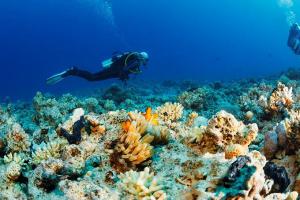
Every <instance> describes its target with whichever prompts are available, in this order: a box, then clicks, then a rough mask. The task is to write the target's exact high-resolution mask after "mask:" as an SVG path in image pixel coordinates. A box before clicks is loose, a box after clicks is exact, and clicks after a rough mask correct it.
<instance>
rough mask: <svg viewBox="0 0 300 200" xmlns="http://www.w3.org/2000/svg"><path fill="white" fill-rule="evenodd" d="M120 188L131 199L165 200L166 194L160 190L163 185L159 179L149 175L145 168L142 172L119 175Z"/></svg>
mask: <svg viewBox="0 0 300 200" xmlns="http://www.w3.org/2000/svg"><path fill="white" fill-rule="evenodd" d="M119 184H120V187H121V188H122V189H123V190H124V191H126V192H128V193H129V194H130V195H131V197H132V198H134V199H138V200H142V199H143V200H147V199H149V200H150V199H153V200H164V199H167V195H166V193H165V192H164V191H163V190H162V189H163V187H164V186H163V185H162V184H161V183H160V181H159V179H157V178H156V177H155V176H154V173H153V172H151V173H150V169H149V168H148V167H146V168H145V169H144V171H141V172H136V171H132V170H131V171H128V172H126V173H125V174H121V175H120V183H119Z"/></svg>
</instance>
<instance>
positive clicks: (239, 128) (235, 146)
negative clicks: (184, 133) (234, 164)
mask: <svg viewBox="0 0 300 200" xmlns="http://www.w3.org/2000/svg"><path fill="white" fill-rule="evenodd" d="M257 132H258V127H257V125H256V124H248V125H244V124H243V122H239V121H237V120H236V118H235V117H234V116H233V115H232V114H230V113H227V112H226V111H220V112H218V113H217V114H216V115H215V116H213V117H212V118H211V119H210V120H209V122H208V125H207V127H202V128H201V129H200V130H199V134H198V136H196V137H194V138H193V139H192V140H190V141H189V142H195V141H196V143H197V145H196V147H197V149H198V150H200V152H202V153H205V152H209V153H216V152H224V151H225V149H227V157H228V158H232V157H234V156H237V155H240V154H244V153H245V152H246V151H247V149H248V145H249V144H250V143H251V142H252V141H253V140H254V139H255V138H256V136H257Z"/></svg>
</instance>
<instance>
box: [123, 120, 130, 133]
mask: <svg viewBox="0 0 300 200" xmlns="http://www.w3.org/2000/svg"><path fill="white" fill-rule="evenodd" d="M130 126H131V121H130V120H129V119H128V120H126V121H125V122H123V123H122V129H123V131H124V132H126V133H127V132H128V131H129V128H130Z"/></svg>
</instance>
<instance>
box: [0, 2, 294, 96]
mask: <svg viewBox="0 0 300 200" xmlns="http://www.w3.org/2000/svg"><path fill="white" fill-rule="evenodd" d="M291 10H292V11H293V12H294V13H295V14H296V19H295V21H297V19H298V20H300V19H299V18H297V17H299V16H298V15H300V4H299V1H298V3H297V2H294V5H293V6H291V7H287V6H279V4H278V2H277V0H243V1H241V0H240V1H238V0H236V1H234V0H188V1H184V0H172V1H171V0H144V1H141V0H111V1H104V0H26V1H24V0H1V1H0V26H1V27H0V67H1V72H0V96H1V99H4V98H5V97H6V96H10V97H12V98H13V99H29V98H31V97H32V96H33V95H34V94H35V92H36V91H43V92H52V93H65V92H72V91H79V90H85V89H89V88H91V87H99V86H103V85H106V84H109V83H111V82H113V81H116V80H113V81H103V82H96V83H88V82H87V81H84V80H80V79H78V78H69V79H67V80H65V81H63V82H61V83H60V84H58V85H55V86H51V87H50V86H47V85H46V84H45V79H46V78H47V77H48V76H50V75H52V74H53V73H56V72H60V71H62V70H64V69H65V68H66V67H68V66H72V65H77V66H81V67H82V68H85V69H88V70H91V71H97V70H100V69H101V61H102V60H104V59H106V58H108V57H110V55H111V53H112V52H114V51H127V50H138V51H147V52H149V55H150V62H149V65H148V68H147V69H145V70H144V72H143V74H142V75H140V76H139V77H138V78H140V79H145V80H146V81H147V80H151V79H157V80H165V79H171V80H180V79H196V80H201V81H203V80H234V79H240V78H245V77H258V76H264V75H268V74H274V73H278V72H280V71H282V70H284V69H287V68H288V67H297V66H299V63H300V57H297V56H296V55H294V54H293V53H292V52H291V51H290V49H288V47H287V45H286V41H287V35H288V30H289V23H287V15H286V13H287V12H288V11H291ZM297 14H298V15H297Z"/></svg>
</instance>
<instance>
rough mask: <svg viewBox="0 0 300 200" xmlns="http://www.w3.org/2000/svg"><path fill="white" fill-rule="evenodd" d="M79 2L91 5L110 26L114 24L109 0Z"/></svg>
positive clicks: (84, 0)
mask: <svg viewBox="0 0 300 200" xmlns="http://www.w3.org/2000/svg"><path fill="white" fill-rule="evenodd" d="M79 1H80V2H81V3H84V4H88V5H89V6H91V7H93V9H94V10H95V11H96V12H97V14H98V15H99V16H101V17H102V18H103V19H104V20H105V21H106V22H107V23H109V24H110V25H111V26H116V25H115V19H114V15H113V11H112V4H111V1H109V0H79Z"/></svg>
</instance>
